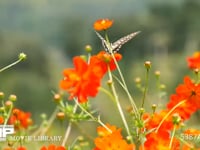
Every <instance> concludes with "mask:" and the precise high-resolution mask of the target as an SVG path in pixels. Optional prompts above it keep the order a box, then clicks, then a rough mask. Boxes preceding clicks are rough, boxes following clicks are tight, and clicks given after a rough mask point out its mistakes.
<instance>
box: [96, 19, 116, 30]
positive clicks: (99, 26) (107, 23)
mask: <svg viewBox="0 0 200 150" xmlns="http://www.w3.org/2000/svg"><path fill="white" fill-rule="evenodd" d="M112 24H113V20H109V19H99V20H96V21H95V22H94V24H93V28H94V29H95V30H97V31H102V30H106V29H108V28H110V27H111V26H112Z"/></svg>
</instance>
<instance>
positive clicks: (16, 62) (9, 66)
mask: <svg viewBox="0 0 200 150" xmlns="http://www.w3.org/2000/svg"><path fill="white" fill-rule="evenodd" d="M20 61H22V59H18V60H17V61H15V62H13V63H12V64H10V65H8V66H5V67H3V68H2V69H0V73H1V72H3V71H4V70H6V69H9V68H11V67H12V66H14V65H16V64H18V63H19V62H20Z"/></svg>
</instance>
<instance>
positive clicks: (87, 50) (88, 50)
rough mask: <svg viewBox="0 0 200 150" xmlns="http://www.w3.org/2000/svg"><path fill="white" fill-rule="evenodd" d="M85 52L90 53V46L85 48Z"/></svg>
mask: <svg viewBox="0 0 200 150" xmlns="http://www.w3.org/2000/svg"><path fill="white" fill-rule="evenodd" d="M85 51H86V52H88V53H90V52H91V51H92V47H91V45H86V46H85Z"/></svg>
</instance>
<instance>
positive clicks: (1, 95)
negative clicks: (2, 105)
mask: <svg viewBox="0 0 200 150" xmlns="http://www.w3.org/2000/svg"><path fill="white" fill-rule="evenodd" d="M4 96H5V95H4V93H3V92H0V100H3V99H4Z"/></svg>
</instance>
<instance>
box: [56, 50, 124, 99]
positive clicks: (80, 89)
mask: <svg viewBox="0 0 200 150" xmlns="http://www.w3.org/2000/svg"><path fill="white" fill-rule="evenodd" d="M114 56H115V59H116V60H117V61H119V60H120V59H121V58H122V56H121V55H120V54H117V53H116V54H115V55H114ZM88 62H89V63H87V62H86V61H85V60H84V59H83V58H82V57H79V56H76V57H74V58H73V63H74V68H71V69H65V70H64V71H63V75H64V79H63V80H62V81H61V82H60V87H61V89H64V90H67V91H68V92H69V93H70V97H69V99H72V98H75V97H76V98H78V101H79V102H80V103H83V102H86V101H87V100H88V97H89V96H91V97H95V96H96V94H97V93H98V88H99V87H100V82H101V79H102V78H103V76H104V74H105V73H106V72H107V71H108V68H110V70H114V69H115V68H116V66H115V63H114V60H113V58H112V56H110V55H109V54H107V53H106V52H104V51H102V52H100V53H99V54H97V55H94V56H91V58H90V60H89V61H88Z"/></svg>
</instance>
